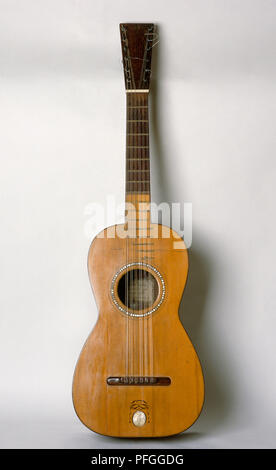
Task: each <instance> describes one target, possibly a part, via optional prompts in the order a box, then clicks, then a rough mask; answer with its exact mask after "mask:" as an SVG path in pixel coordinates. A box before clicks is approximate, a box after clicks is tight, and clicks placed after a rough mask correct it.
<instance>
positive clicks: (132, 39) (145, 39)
mask: <svg viewBox="0 0 276 470" xmlns="http://www.w3.org/2000/svg"><path fill="white" fill-rule="evenodd" d="M120 33H121V44H122V53H123V65H124V75H125V86H126V90H148V89H149V85H150V75H151V52H152V47H153V45H154V41H155V38H156V32H155V25H154V24H153V23H121V24H120Z"/></svg>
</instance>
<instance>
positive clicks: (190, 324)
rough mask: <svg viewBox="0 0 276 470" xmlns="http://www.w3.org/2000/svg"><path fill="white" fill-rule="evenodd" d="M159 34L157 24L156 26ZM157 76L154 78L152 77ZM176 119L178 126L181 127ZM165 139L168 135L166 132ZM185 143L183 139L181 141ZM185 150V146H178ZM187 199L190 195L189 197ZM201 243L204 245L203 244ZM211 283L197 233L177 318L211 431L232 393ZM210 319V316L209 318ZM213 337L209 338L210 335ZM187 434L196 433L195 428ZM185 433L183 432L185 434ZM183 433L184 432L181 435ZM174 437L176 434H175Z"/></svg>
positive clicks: (160, 163)
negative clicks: (216, 362)
mask: <svg viewBox="0 0 276 470" xmlns="http://www.w3.org/2000/svg"><path fill="white" fill-rule="evenodd" d="M158 30H159V31H158V32H159V35H160V27H159V28H158ZM158 55H159V47H158V45H157V46H156V47H155V48H154V53H153V58H152V81H151V99H152V102H151V116H150V122H151V129H152V138H153V142H152V144H153V147H154V157H155V158H156V160H157V161H156V164H157V165H156V166H157V167H158V175H157V177H158V187H159V194H158V199H159V200H158V201H155V202H158V203H159V202H161V201H166V202H168V203H171V202H172V200H171V197H172V194H171V191H170V188H169V187H168V184H167V181H166V174H165V170H164V168H165V166H164V161H165V159H166V158H167V157H168V156H167V155H164V154H163V152H162V148H163V143H164V142H163V139H162V135H161V133H160V129H159V124H158V116H159V115H160V109H159V106H158V103H160V101H159V93H158V78H160V77H161V71H160V60H159V58H158ZM155 78H156V79H155ZM180 124H181V123H178V127H179V128H180ZM166 139H168V136H166ZM183 145H185V143H184V144H183ZM180 150H181V152H183V153H184V152H185V148H182V149H180ZM175 178H178V179H179V178H181V175H179V174H177V175H175ZM188 200H189V199H188ZM203 246H204V245H203ZM211 284H212V260H211V259H210V258H209V256H208V255H207V253H205V252H204V250H203V248H202V246H201V244H200V237H197V242H196V244H194V245H193V247H192V249H190V250H189V274H188V281H187V285H186V288H185V293H184V296H183V299H182V301H181V305H180V311H179V314H180V320H181V322H182V324H183V326H184V327H185V329H186V331H187V333H188V335H189V336H190V338H191V340H192V343H193V345H194V346H195V348H196V350H197V351H198V354H199V358H200V361H201V364H202V368H203V374H204V381H205V403H204V407H203V411H202V414H201V417H200V419H199V421H198V422H197V423H198V424H197V430H199V431H200V432H201V431H202V432H210V431H212V430H213V429H214V428H218V427H220V426H222V427H224V426H225V425H226V421H227V418H228V416H229V414H230V409H231V408H232V403H233V394H232V392H231V389H230V388H229V381H228V380H224V377H227V376H228V375H230V374H228V373H227V372H228V371H227V366H228V361H227V358H226V357H225V356H224V352H223V351H222V350H221V348H219V346H218V344H216V341H215V339H214V335H212V331H210V329H211V328H212V326H211V325H210V322H209V324H208V317H206V315H207V314H208V312H207V309H206V301H207V297H208V292H209V290H210V288H211ZM209 320H210V319H209ZM211 338H212V339H211ZM212 357H213V358H214V357H219V358H220V371H216V370H214V366H213V364H212V362H213V361H212ZM189 434H193V435H195V433H194V432H191V433H189ZM184 435H185V434H184ZM184 435H183V436H184ZM174 438H175V437H174Z"/></svg>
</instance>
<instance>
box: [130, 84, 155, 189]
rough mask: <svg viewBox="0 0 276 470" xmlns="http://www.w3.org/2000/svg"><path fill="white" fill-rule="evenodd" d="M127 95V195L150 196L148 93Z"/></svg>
mask: <svg viewBox="0 0 276 470" xmlns="http://www.w3.org/2000/svg"><path fill="white" fill-rule="evenodd" d="M126 95H127V126H126V133H127V135H126V195H128V194H150V160H149V120H148V92H134V93H131V92H127V93H126Z"/></svg>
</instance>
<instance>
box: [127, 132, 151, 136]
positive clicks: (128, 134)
mask: <svg viewBox="0 0 276 470" xmlns="http://www.w3.org/2000/svg"><path fill="white" fill-rule="evenodd" d="M127 135H137V136H140V135H149V134H141V133H139V132H138V134H132V133H129V132H127Z"/></svg>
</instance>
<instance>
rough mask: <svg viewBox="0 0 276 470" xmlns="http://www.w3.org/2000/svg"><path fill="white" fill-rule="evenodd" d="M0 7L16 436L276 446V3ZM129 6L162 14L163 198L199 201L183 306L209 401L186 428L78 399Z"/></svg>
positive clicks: (159, 142) (5, 261) (155, 182)
mask: <svg viewBox="0 0 276 470" xmlns="http://www.w3.org/2000/svg"><path fill="white" fill-rule="evenodd" d="M0 10H1V15H0V155H1V172H0V184H1V186H0V187H1V206H0V211H1V232H0V237H1V264H0V276H1V289H0V308H1V328H0V348H1V351H0V361H1V367H0V371H1V381H0V383H1V385H0V387H1V388H0V391H1V401H0V408H1V409H0V414H1V429H0V432H1V446H2V447H76V448H78V447H87V448H92V447H126V446H132V447H158V446H160V447H163V448H164V447H183V448H186V447H193V448H197V447H274V446H275V438H276V426H275V418H276V409H275V396H276V376H275V352H276V351H275V350H276V342H275V336H276V317H275V299H276V289H275V239H276V224H275V195H276V191H275V188H276V184H275V176H276V172H275V39H276V30H275V25H276V2H275V1H271V0H266V1H264V0H228V1H226V0H225V1H223V0H170V1H164V0H158V1H157V0H151V1H149V0H139V1H136V0H134V1H126V0H113V1H111V0H109V1H107V0H105V1H103V0H94V1H89V0H83V1H82V0H79V1H77V0H76V1H73V0H66V1H65V0H59V1H56V0H47V1H42V0H24V1H19V0H17V1H14V0H0ZM119 22H155V23H157V24H158V25H159V32H160V43H159V44H158V46H156V48H155V50H154V56H155V59H154V64H153V80H152V98H153V103H152V115H151V117H152V125H151V129H152V141H151V149H152V152H151V156H152V196H153V200H155V201H156V202H160V201H169V202H175V201H182V202H183V201H186V202H192V204H193V245H192V250H191V252H190V265H191V267H190V277H189V281H188V284H187V287H186V290H185V295H184V299H183V302H182V306H181V318H182V319H183V323H184V325H185V327H186V329H187V331H188V332H189V334H190V336H191V338H192V341H193V343H194V344H195V346H196V348H197V351H198V353H199V356H200V359H201V362H202V366H203V370H204V375H205V381H206V401H205V407H204V411H203V413H202V415H201V417H200V419H199V420H198V421H197V423H196V424H195V425H194V426H193V427H192V428H191V429H190V430H189V431H188V432H187V433H185V434H183V435H181V436H178V437H175V438H170V439H165V440H158V441H157V440H153V441H152V440H151V441H146V440H145V441H127V440H116V439H111V438H105V437H101V436H97V435H95V434H94V433H92V432H90V431H89V430H88V429H86V428H85V427H84V426H83V425H82V424H81V423H80V422H79V421H78V419H77V417H76V416H75V414H74V411H73V407H72V402H71V381H72V375H73V370H74V366H75V363H76V360H77V357H78V354H79V352H80V350H81V347H82V345H83V343H84V341H85V339H86V337H87V335H88V333H89V332H90V330H91V328H92V326H93V324H94V323H95V321H96V318H97V311H96V305H95V302H94V299H93V297H92V293H91V289H90V286H89V283H88V277H87V270H86V256H87V251H88V247H89V244H90V240H88V238H87V237H86V236H85V227H86V223H87V215H85V208H86V207H87V205H88V204H89V203H91V202H98V203H102V204H105V201H106V197H107V195H108V194H110V195H114V196H115V197H116V200H117V201H118V202H120V201H123V198H124V152H125V149H124V143H125V134H124V125H125V122H124V116H125V96H124V83H123V73H122V64H121V50H120V39H119V28H118V24H119ZM108 223H109V221H108V220H106V221H105V225H108ZM170 339H171V341H173V338H170Z"/></svg>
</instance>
